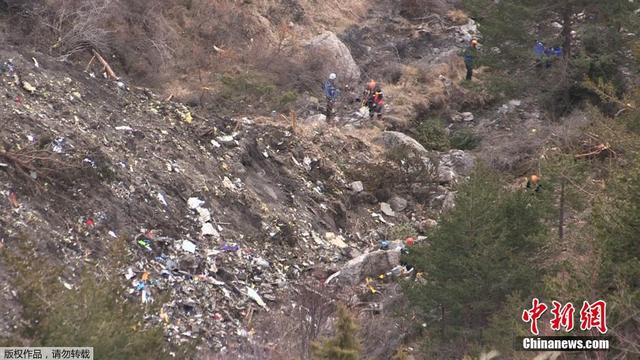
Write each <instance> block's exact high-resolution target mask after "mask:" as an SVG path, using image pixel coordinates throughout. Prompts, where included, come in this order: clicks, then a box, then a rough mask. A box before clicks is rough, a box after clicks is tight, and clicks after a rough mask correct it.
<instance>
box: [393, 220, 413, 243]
mask: <svg viewBox="0 0 640 360" xmlns="http://www.w3.org/2000/svg"><path fill="white" fill-rule="evenodd" d="M416 234H418V230H417V229H416V228H415V227H414V226H413V224H411V223H409V222H406V223H402V224H398V225H394V226H393V227H391V229H389V235H388V238H389V240H404V239H406V238H408V237H410V236H416Z"/></svg>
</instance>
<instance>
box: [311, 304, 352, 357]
mask: <svg viewBox="0 0 640 360" xmlns="http://www.w3.org/2000/svg"><path fill="white" fill-rule="evenodd" d="M357 331H358V327H357V325H356V323H355V321H354V320H353V317H352V316H351V314H349V311H348V310H347V309H346V308H345V307H344V306H339V307H338V321H337V323H336V334H335V336H334V337H333V338H331V339H329V340H326V341H325V342H324V343H322V344H317V343H316V344H314V345H313V349H312V356H311V358H312V359H314V360H358V359H360V342H359V340H358V338H357V336H356V333H357Z"/></svg>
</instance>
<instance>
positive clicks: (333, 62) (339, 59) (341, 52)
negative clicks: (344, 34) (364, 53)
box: [305, 31, 360, 84]
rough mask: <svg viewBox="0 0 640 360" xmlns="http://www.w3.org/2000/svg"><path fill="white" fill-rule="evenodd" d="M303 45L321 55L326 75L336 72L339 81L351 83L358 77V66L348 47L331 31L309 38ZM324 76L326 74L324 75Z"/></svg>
mask: <svg viewBox="0 0 640 360" xmlns="http://www.w3.org/2000/svg"><path fill="white" fill-rule="evenodd" d="M305 47H306V48H307V49H308V50H309V51H312V52H313V53H314V54H317V55H318V56H322V57H323V63H324V64H323V71H324V73H326V74H327V75H328V74H329V73H336V74H337V75H338V81H340V82H341V83H347V84H349V83H352V82H355V81H358V80H359V79H360V68H359V67H358V65H357V64H356V62H355V61H354V60H353V56H351V51H350V50H349V48H348V47H347V46H346V45H345V44H344V43H343V42H342V41H341V40H340V39H339V38H338V36H336V34H334V33H332V32H331V31H325V32H323V33H322V34H320V35H318V36H316V37H314V38H312V39H311V40H309V41H308V42H307V43H306V44H305ZM325 76H326V75H325Z"/></svg>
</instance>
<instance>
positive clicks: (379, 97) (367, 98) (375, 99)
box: [362, 80, 384, 119]
mask: <svg viewBox="0 0 640 360" xmlns="http://www.w3.org/2000/svg"><path fill="white" fill-rule="evenodd" d="M362 105H363V106H366V107H367V108H369V118H370V119H373V117H374V116H375V115H376V114H377V115H378V117H379V118H380V117H382V109H383V108H384V94H383V93H382V89H381V88H380V85H378V83H377V82H376V81H375V80H371V81H369V82H368V83H367V87H366V88H365V89H364V93H363V94H362Z"/></svg>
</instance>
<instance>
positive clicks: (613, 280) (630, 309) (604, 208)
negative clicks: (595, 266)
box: [593, 159, 640, 358]
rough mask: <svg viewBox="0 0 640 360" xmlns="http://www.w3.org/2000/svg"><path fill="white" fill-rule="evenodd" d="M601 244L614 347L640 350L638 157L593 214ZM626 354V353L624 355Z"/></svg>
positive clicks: (631, 353) (602, 290) (604, 291)
mask: <svg viewBox="0 0 640 360" xmlns="http://www.w3.org/2000/svg"><path fill="white" fill-rule="evenodd" d="M593 224H594V226H595V228H596V239H597V241H598V243H599V244H600V256H601V262H600V274H599V275H600V276H599V280H600V291H599V294H602V295H604V297H605V300H606V301H607V313H608V314H607V316H608V317H609V318H608V325H609V329H610V333H609V335H613V336H614V337H615V338H616V340H617V342H618V343H619V344H620V345H619V346H617V348H618V349H617V351H619V352H621V353H622V354H624V355H625V356H630V357H633V356H636V355H637V353H638V351H640V345H638V344H640V332H639V331H638V329H640V320H638V318H637V316H634V315H633V314H638V312H639V311H640V159H636V161H635V165H634V166H633V167H632V169H630V170H629V171H627V172H625V173H622V174H620V176H618V178H616V179H614V181H613V182H612V183H611V184H610V185H609V188H608V191H607V194H606V197H605V198H604V199H602V201H600V203H599V204H598V205H597V206H596V208H595V211H594V214H593ZM625 358H626V357H625Z"/></svg>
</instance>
